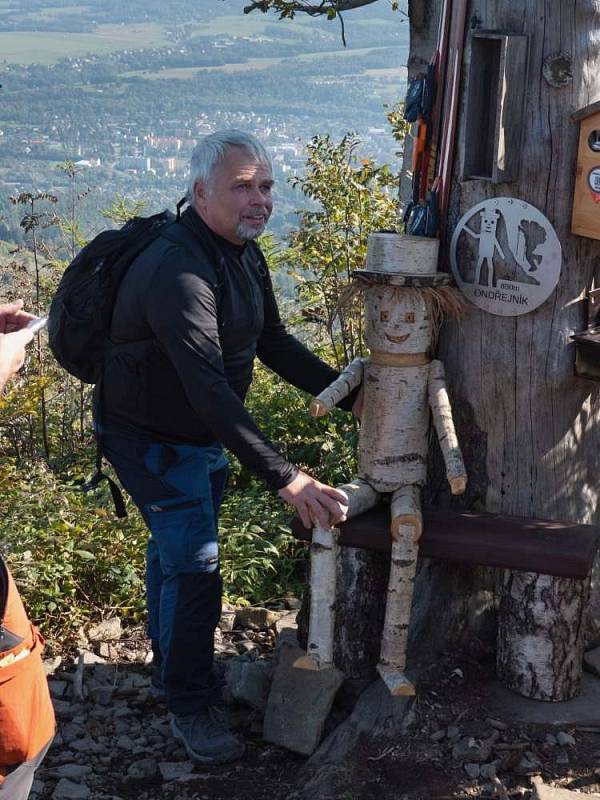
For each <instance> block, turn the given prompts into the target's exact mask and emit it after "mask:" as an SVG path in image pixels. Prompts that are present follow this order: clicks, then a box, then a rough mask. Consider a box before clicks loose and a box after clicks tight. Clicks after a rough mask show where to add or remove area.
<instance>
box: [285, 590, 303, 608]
mask: <svg viewBox="0 0 600 800" xmlns="http://www.w3.org/2000/svg"><path fill="white" fill-rule="evenodd" d="M283 602H284V604H285V607H286V608H289V609H290V611H299V610H300V609H301V608H302V600H299V599H298V598H297V597H294V595H293V594H286V596H285V597H284V598H283Z"/></svg>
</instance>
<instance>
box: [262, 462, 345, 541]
mask: <svg viewBox="0 0 600 800" xmlns="http://www.w3.org/2000/svg"><path fill="white" fill-rule="evenodd" d="M277 494H278V495H279V497H281V499H282V500H284V501H285V502H286V503H289V504H290V505H292V506H294V508H295V509H296V511H297V512H298V516H299V517H300V519H301V520H302V524H303V525H304V527H305V528H312V527H313V525H314V524H315V523H317V522H318V523H319V525H321V526H322V527H324V528H327V527H329V525H334V524H336V523H338V522H344V520H345V519H346V512H347V511H348V498H347V497H346V495H345V494H344V493H343V492H341V491H339V489H334V488H333V487H332V486H327V484H325V483H321V482H320V481H317V480H315V479H314V478H311V477H310V475H307V474H306V472H302V471H301V470H300V471H299V472H298V474H297V475H296V477H295V478H294V479H293V481H291V482H290V483H288V485H287V486H284V487H283V489H279V490H278V492H277Z"/></svg>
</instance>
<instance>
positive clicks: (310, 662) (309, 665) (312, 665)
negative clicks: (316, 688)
mask: <svg viewBox="0 0 600 800" xmlns="http://www.w3.org/2000/svg"><path fill="white" fill-rule="evenodd" d="M294 667H295V668H296V669H309V670H311V671H313V672H322V671H323V670H324V669H333V664H332V663H327V664H322V663H321V661H320V659H319V657H318V656H317V655H314V656H311V655H309V654H308V653H307V654H306V655H305V656H300V658H297V659H296V660H295V661H294Z"/></svg>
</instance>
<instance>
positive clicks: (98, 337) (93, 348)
mask: <svg viewBox="0 0 600 800" xmlns="http://www.w3.org/2000/svg"><path fill="white" fill-rule="evenodd" d="M175 220H176V217H175V215H174V214H173V213H171V212H170V211H163V212H161V213H160V214H155V215H154V216H152V217H134V218H133V219H131V220H129V222H127V223H126V224H125V225H123V227H122V228H120V229H119V230H109V231H103V232H102V233H100V234H98V236H96V237H95V238H94V239H92V241H91V242H89V243H88V244H87V245H86V246H85V247H84V248H83V249H82V250H81V251H80V252H79V253H78V255H77V256H76V257H75V258H74V259H73V261H71V263H70V264H69V266H68V267H67V269H66V270H65V272H64V274H63V276H62V278H61V279H60V283H59V284H58V289H57V290H56V294H55V295H54V298H53V300H52V304H51V306H50V313H49V318H48V341H49V344H50V349H51V350H52V353H53V355H54V357H55V358H56V360H57V361H58V363H59V364H60V365H61V366H62V367H64V369H66V370H67V372H69V373H70V374H71V375H74V376H75V377H76V378H79V380H81V381H83V382H84V383H98V382H99V380H100V378H101V377H102V372H103V369H104V356H105V353H106V351H107V350H108V349H109V348H110V346H111V341H110V326H111V320H112V313H113V308H114V305H115V300H116V297H117V291H118V289H119V286H120V285H121V281H122V280H123V278H124V277H125V273H126V272H127V270H128V269H129V267H130V266H131V264H133V262H134V261H135V259H136V258H137V257H138V256H139V255H140V253H142V251H143V250H145V249H146V248H147V247H148V246H149V245H150V244H151V243H152V242H153V241H154V240H155V239H156V238H158V236H159V235H160V233H161V231H162V230H163V229H164V228H165V226H166V225H170V224H171V223H173V222H175Z"/></svg>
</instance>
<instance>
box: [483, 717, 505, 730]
mask: <svg viewBox="0 0 600 800" xmlns="http://www.w3.org/2000/svg"><path fill="white" fill-rule="evenodd" d="M486 722H487V724H488V725H489V726H490V727H491V728H494V729H495V730H497V731H506V730H508V725H507V724H506V722H502V720H500V719H493V718H492V717H488V718H487V719H486Z"/></svg>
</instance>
